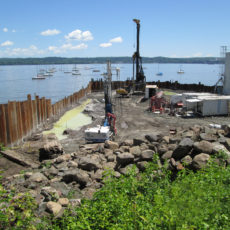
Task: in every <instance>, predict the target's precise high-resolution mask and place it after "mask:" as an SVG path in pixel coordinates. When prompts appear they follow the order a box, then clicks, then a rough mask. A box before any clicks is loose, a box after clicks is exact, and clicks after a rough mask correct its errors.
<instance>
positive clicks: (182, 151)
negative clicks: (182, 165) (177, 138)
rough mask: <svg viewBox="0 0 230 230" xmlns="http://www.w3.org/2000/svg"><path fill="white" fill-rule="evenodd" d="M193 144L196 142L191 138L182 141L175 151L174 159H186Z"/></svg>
mask: <svg viewBox="0 0 230 230" xmlns="http://www.w3.org/2000/svg"><path fill="white" fill-rule="evenodd" d="M193 144H194V142H193V140H191V139H190V138H184V139H182V141H181V142H180V143H179V145H178V146H177V148H176V149H175V150H174V151H173V154H172V157H173V158H174V159H175V160H180V159H181V158H183V157H185V156H186V155H188V154H189V153H190V151H191V149H192V147H193Z"/></svg>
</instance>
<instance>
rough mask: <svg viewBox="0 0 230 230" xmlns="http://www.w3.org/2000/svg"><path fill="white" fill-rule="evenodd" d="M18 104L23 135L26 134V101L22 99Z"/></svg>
mask: <svg viewBox="0 0 230 230" xmlns="http://www.w3.org/2000/svg"><path fill="white" fill-rule="evenodd" d="M20 104H21V115H22V130H23V136H26V135H27V133H28V117H27V101H22V102H21V103H20Z"/></svg>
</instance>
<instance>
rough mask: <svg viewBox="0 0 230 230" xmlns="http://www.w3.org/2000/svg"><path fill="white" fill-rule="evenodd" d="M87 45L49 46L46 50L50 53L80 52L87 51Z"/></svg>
mask: <svg viewBox="0 0 230 230" xmlns="http://www.w3.org/2000/svg"><path fill="white" fill-rule="evenodd" d="M87 48H88V45H86V44H85V43H81V44H79V45H76V46H74V45H72V44H71V43H66V44H64V45H62V46H60V47H57V46H49V47H48V50H49V51H52V52H54V53H63V52H66V51H68V50H81V49H87Z"/></svg>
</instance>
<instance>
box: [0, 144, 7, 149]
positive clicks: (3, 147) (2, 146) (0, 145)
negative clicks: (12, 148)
mask: <svg viewBox="0 0 230 230" xmlns="http://www.w3.org/2000/svg"><path fill="white" fill-rule="evenodd" d="M4 150H6V147H5V146H4V144H2V143H0V151H4Z"/></svg>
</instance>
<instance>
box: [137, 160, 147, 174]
mask: <svg viewBox="0 0 230 230" xmlns="http://www.w3.org/2000/svg"><path fill="white" fill-rule="evenodd" d="M147 165H148V162H147V161H139V162H137V167H138V168H139V170H140V171H141V172H143V171H145V169H146V166H147Z"/></svg>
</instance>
